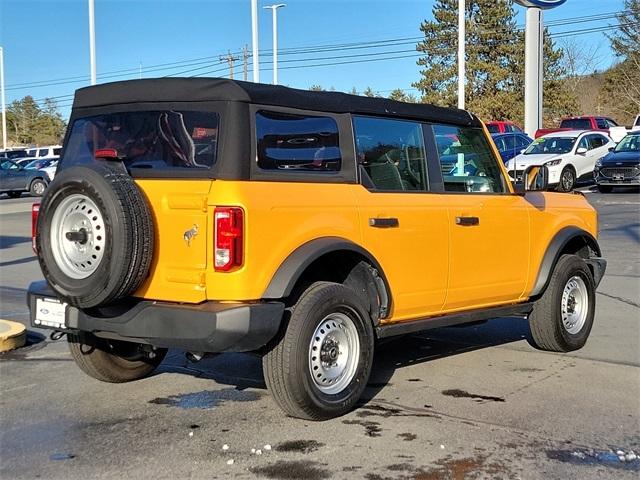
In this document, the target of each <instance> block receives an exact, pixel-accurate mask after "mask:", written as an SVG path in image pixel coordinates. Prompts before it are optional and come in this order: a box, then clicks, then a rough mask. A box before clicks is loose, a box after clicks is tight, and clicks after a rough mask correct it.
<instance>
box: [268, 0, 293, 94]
mask: <svg viewBox="0 0 640 480" xmlns="http://www.w3.org/2000/svg"><path fill="white" fill-rule="evenodd" d="M286 6H287V5H286V4H284V3H278V4H274V5H268V6H266V7H262V8H266V9H269V10H271V14H272V15H271V17H272V19H273V33H272V35H273V84H274V85H277V84H278V9H279V8H281V7H286Z"/></svg>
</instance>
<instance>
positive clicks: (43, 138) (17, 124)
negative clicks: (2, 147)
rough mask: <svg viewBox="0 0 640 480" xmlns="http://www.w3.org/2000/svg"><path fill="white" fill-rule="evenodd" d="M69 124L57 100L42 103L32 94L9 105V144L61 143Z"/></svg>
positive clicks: (46, 100)
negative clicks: (39, 103) (63, 116)
mask: <svg viewBox="0 0 640 480" xmlns="http://www.w3.org/2000/svg"><path fill="white" fill-rule="evenodd" d="M66 126H67V124H66V122H65V121H64V120H63V118H62V115H61V114H60V111H59V110H58V106H57V104H56V102H55V101H53V100H51V99H49V98H47V99H45V100H44V101H43V102H42V104H41V105H38V103H37V102H36V101H35V100H34V99H33V97H31V96H26V97H24V98H22V99H21V100H14V101H13V102H11V104H9V105H8V106H7V143H8V145H51V144H57V143H60V142H61V140H62V136H63V135H64V131H65V128H66Z"/></svg>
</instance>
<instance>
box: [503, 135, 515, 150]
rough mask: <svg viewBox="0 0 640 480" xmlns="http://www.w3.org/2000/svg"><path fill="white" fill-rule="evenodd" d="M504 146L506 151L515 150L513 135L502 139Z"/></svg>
mask: <svg viewBox="0 0 640 480" xmlns="http://www.w3.org/2000/svg"><path fill="white" fill-rule="evenodd" d="M504 146H505V147H506V150H514V149H515V148H516V137H515V135H508V136H506V137H504Z"/></svg>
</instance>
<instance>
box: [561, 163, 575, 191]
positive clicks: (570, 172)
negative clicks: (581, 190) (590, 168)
mask: <svg viewBox="0 0 640 480" xmlns="http://www.w3.org/2000/svg"><path fill="white" fill-rule="evenodd" d="M563 180H566V181H563ZM575 186H576V172H575V170H574V169H573V167H571V166H569V165H567V166H566V167H564V168H563V169H562V172H561V173H560V182H559V183H558V191H559V192H570V191H571V190H573V189H574V188H575Z"/></svg>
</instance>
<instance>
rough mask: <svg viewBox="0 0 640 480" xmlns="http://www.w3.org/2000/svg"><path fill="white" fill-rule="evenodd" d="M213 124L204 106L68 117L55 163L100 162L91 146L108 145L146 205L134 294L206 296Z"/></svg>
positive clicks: (195, 299) (214, 115) (195, 298)
mask: <svg viewBox="0 0 640 480" xmlns="http://www.w3.org/2000/svg"><path fill="white" fill-rule="evenodd" d="M218 123H219V115H218V114H217V113H215V112H212V111H196V110H184V111H183V110H179V109H165V110H163V109H162V108H155V109H154V110H149V111H145V110H136V111H127V110H126V109H125V110H120V111H116V112H108V113H99V114H96V115H92V116H87V117H80V118H75V120H74V122H73V124H72V126H71V134H70V136H69V138H68V141H67V144H66V148H65V150H64V156H63V157H62V159H61V160H60V165H61V167H60V168H61V169H64V168H69V167H71V166H73V165H87V164H89V165H90V164H92V163H95V162H102V161H105V160H102V159H101V158H103V157H100V158H98V159H97V158H96V155H95V154H96V151H98V150H101V151H102V152H108V153H109V155H112V156H117V157H118V158H120V159H121V160H122V162H123V164H124V166H125V167H126V168H127V170H128V171H129V173H130V174H131V176H132V177H133V178H134V179H135V181H136V184H137V185H138V186H139V187H140V189H141V190H142V191H143V193H144V195H145V197H146V200H147V203H148V205H149V207H150V210H151V214H152V216H153V223H154V227H155V231H154V235H155V238H154V255H153V261H152V265H151V270H150V272H149V275H148V277H147V280H146V281H145V283H144V284H143V285H142V287H141V288H140V289H139V290H138V292H136V296H138V297H144V298H149V299H154V300H176V299H180V300H181V301H184V302H194V303H195V302H201V301H204V300H205V299H206V298H207V295H206V271H207V265H208V261H210V258H211V255H210V253H209V251H210V248H209V245H207V240H208V238H210V235H209V230H210V228H211V221H210V219H211V216H212V213H210V212H209V210H208V209H209V207H208V195H209V191H210V189H211V185H212V183H213V181H212V180H211V178H210V177H211V172H210V170H209V167H211V166H212V165H214V163H215V161H216V155H217V133H218ZM101 155H102V154H101ZM108 158H113V157H108Z"/></svg>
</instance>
